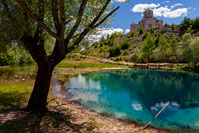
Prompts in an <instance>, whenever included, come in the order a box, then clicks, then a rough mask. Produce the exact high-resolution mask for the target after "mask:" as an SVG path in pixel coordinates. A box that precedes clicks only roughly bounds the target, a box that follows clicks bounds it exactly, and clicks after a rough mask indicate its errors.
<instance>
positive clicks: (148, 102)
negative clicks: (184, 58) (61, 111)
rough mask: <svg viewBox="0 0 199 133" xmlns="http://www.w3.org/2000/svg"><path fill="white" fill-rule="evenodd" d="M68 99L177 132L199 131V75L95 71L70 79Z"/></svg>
mask: <svg viewBox="0 0 199 133" xmlns="http://www.w3.org/2000/svg"><path fill="white" fill-rule="evenodd" d="M66 88H67V93H66V97H67V98H69V99H70V100H76V101H78V102H80V103H81V104H82V105H84V106H85V107H87V108H89V109H92V110H95V111H96V112H99V113H107V114H110V115H112V116H115V117H118V118H128V119H133V120H136V121H139V122H141V123H147V122H148V121H150V120H151V119H152V118H153V117H154V116H155V115H156V114H157V113H158V112H159V111H160V109H161V108H162V107H163V106H164V104H165V103H167V102H170V104H169V106H168V107H167V108H166V109H165V110H164V112H162V113H161V114H160V115H159V116H158V117H157V119H155V120H154V121H153V123H152V125H154V126H161V127H166V128H175V129H197V130H198V129H199V75H198V74H190V73H184V72H173V71H151V70H132V71H129V70H125V71H112V72H94V73H91V74H88V75H78V76H77V77H73V78H71V79H70V80H69V81H68V83H67V85H66Z"/></svg>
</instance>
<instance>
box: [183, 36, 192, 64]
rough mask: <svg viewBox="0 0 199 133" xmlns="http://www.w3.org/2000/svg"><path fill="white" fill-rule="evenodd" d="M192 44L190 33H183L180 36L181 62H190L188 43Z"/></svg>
mask: <svg viewBox="0 0 199 133" xmlns="http://www.w3.org/2000/svg"><path fill="white" fill-rule="evenodd" d="M191 42H192V36H191V33H185V34H184V35H183V36H182V44H181V45H182V48H181V55H182V60H183V61H186V62H190V59H191V49H190V47H189V46H190V43H191Z"/></svg>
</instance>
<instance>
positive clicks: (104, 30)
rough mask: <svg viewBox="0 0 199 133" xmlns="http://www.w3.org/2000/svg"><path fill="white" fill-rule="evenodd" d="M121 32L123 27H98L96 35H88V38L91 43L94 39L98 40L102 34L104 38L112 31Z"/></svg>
mask: <svg viewBox="0 0 199 133" xmlns="http://www.w3.org/2000/svg"><path fill="white" fill-rule="evenodd" d="M119 32H121V33H123V32H124V31H123V29H121V28H102V29H98V31H97V33H96V35H90V36H89V37H88V40H89V41H90V42H91V43H93V42H96V41H100V39H101V38H102V36H104V38H106V37H107V36H108V35H111V34H113V33H119Z"/></svg>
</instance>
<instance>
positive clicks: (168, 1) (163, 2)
mask: <svg viewBox="0 0 199 133" xmlns="http://www.w3.org/2000/svg"><path fill="white" fill-rule="evenodd" d="M162 3H163V4H165V3H170V1H164V2H162Z"/></svg>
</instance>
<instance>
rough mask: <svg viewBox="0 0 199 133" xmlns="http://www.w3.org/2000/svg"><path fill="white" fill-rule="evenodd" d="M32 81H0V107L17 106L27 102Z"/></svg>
mask: <svg viewBox="0 0 199 133" xmlns="http://www.w3.org/2000/svg"><path fill="white" fill-rule="evenodd" d="M32 86H33V82H31V81H25V82H0V109H6V108H19V106H20V104H21V103H22V102H27V100H28V97H29V96H30V94H31V88H32Z"/></svg>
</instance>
